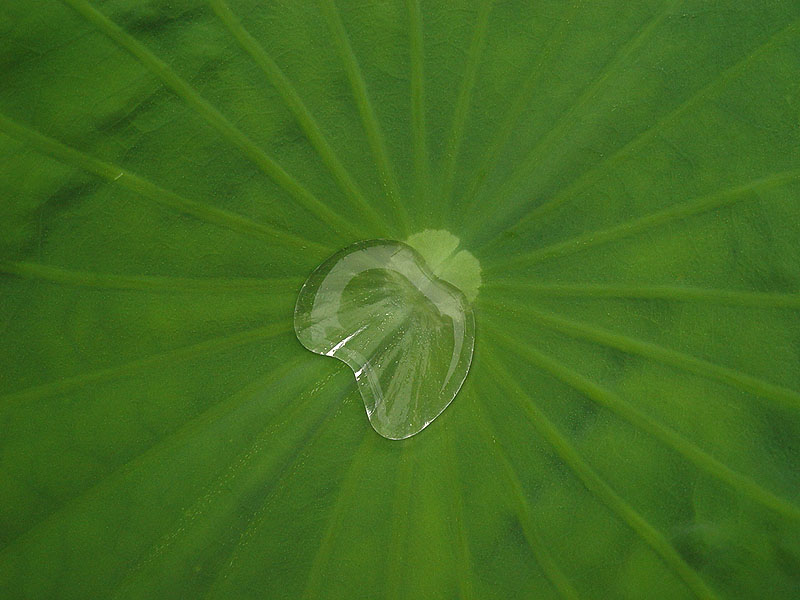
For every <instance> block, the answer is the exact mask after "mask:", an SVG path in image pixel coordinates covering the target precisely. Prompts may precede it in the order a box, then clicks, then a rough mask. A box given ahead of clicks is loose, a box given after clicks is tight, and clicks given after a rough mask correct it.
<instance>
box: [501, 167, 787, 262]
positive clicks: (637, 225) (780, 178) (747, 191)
mask: <svg viewBox="0 0 800 600" xmlns="http://www.w3.org/2000/svg"><path fill="white" fill-rule="evenodd" d="M797 180H800V169H794V170H789V171H783V172H781V173H776V174H773V175H768V176H766V177H763V178H761V179H756V180H754V181H750V182H748V183H745V184H742V185H739V186H736V187H734V188H730V189H727V190H723V191H721V192H716V193H714V194H710V195H708V196H701V197H700V198H695V199H694V200H690V201H689V202H683V203H679V204H676V205H674V206H671V207H670V208H667V209H665V210H662V211H660V212H657V213H653V214H650V215H646V216H644V217H639V218H637V219H632V220H630V221H626V222H625V223H620V224H619V225H614V226H613V227H609V228H607V229H601V230H598V231H590V232H588V233H584V234H581V235H578V236H575V237H573V238H570V239H568V240H564V241H562V242H557V243H555V244H551V245H550V246H545V247H542V248H537V249H535V250H531V251H530V252H523V253H521V254H516V255H514V256H512V257H511V258H508V259H505V260H500V261H497V262H495V263H494V264H492V265H490V266H489V267H488V268H487V271H497V270H506V269H508V268H509V267H510V266H514V265H521V266H525V267H529V266H533V265H535V264H537V263H540V262H543V261H545V260H551V259H554V258H561V257H563V256H567V255H569V254H574V253H576V252H581V251H583V250H586V249H588V248H592V247H594V246H598V245H600V244H606V243H608V242H613V241H616V240H619V239H622V238H625V237H629V236H633V235H638V234H640V233H642V232H644V231H647V230H649V229H654V228H656V227H660V226H662V225H666V224H668V223H672V222H673V221H680V220H682V219H686V218H688V217H693V216H695V215H699V214H702V213H705V212H708V211H711V210H714V209H718V208H721V207H723V206H727V205H729V204H733V203H734V202H738V201H741V200H743V199H744V198H745V197H747V196H748V195H751V194H758V193H761V192H766V191H768V190H770V189H772V188H776V187H780V186H781V185H786V184H788V183H792V182H794V181H797Z"/></svg>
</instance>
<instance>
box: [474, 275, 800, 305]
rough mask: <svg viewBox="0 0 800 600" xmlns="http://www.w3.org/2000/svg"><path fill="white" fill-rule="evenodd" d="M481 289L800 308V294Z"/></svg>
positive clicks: (516, 286) (496, 284) (596, 287)
mask: <svg viewBox="0 0 800 600" xmlns="http://www.w3.org/2000/svg"><path fill="white" fill-rule="evenodd" d="M484 287H485V288H486V289H487V290H488V289H495V290H500V291H503V290H505V291H520V292H525V294H532V295H534V296H543V297H554V298H558V297H567V298H632V299H643V300H651V299H657V300H675V301H679V302H701V303H708V304H711V303H716V304H723V305H732V306H753V307H759V308H800V294H781V293H771V292H750V291H743V290H717V289H708V288H698V287H688V286H686V287H684V286H674V285H654V286H639V285H617V284H607V283H599V284H581V283H574V284H573V283H564V284H559V283H553V284H548V283H535V282H529V281H513V280H510V279H509V280H500V279H495V280H491V281H487V282H486V283H485V284H484Z"/></svg>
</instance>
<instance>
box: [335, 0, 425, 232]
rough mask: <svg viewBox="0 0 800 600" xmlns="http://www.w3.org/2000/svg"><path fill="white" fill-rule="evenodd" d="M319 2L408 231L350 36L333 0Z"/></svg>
mask: <svg viewBox="0 0 800 600" xmlns="http://www.w3.org/2000/svg"><path fill="white" fill-rule="evenodd" d="M320 2H321V4H322V10H323V12H324V13H325V17H326V19H327V21H328V27H329V28H330V30H331V33H332V34H333V40H334V42H335V44H336V48H337V50H338V52H339V55H340V57H341V59H342V63H343V65H344V69H345V73H346V74H347V79H348V81H349V82H350V87H351V89H352V92H353V97H354V98H355V101H356V105H357V106H358V112H359V114H360V115H361V122H362V124H363V126H364V131H365V132H366V134H367V140H368V141H369V145H370V148H371V149H372V153H373V154H374V156H375V162H376V164H377V166H378V171H379V172H380V175H381V180H382V184H383V186H384V188H385V190H386V194H387V197H388V199H389V202H390V204H391V205H392V208H393V209H394V212H395V216H396V217H397V219H398V220H399V223H400V226H401V229H403V231H404V233H410V229H409V218H408V211H407V209H406V207H405V205H404V204H403V200H402V197H401V194H400V187H399V186H398V184H397V177H396V175H395V172H394V168H393V167H392V164H391V161H390V159H389V151H388V150H387V149H386V140H385V138H384V135H383V131H382V130H381V127H380V124H379V123H378V118H377V117H376V116H375V110H374V108H373V107H372V102H371V101H370V98H369V94H368V93H367V84H366V83H365V81H364V77H363V76H362V74H361V68H360V67H359V66H358V60H357V59H356V55H355V53H354V52H353V47H352V46H351V45H350V39H349V37H348V35H347V31H345V28H344V24H343V23H342V19H341V16H340V15H339V9H338V8H337V6H336V2H335V0H320Z"/></svg>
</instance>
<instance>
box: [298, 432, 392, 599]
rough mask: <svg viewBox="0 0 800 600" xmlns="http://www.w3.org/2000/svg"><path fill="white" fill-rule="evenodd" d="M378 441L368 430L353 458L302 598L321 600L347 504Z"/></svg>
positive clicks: (315, 556)
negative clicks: (326, 573)
mask: <svg viewBox="0 0 800 600" xmlns="http://www.w3.org/2000/svg"><path fill="white" fill-rule="evenodd" d="M377 441H378V436H377V435H375V433H374V432H373V431H372V430H371V429H368V431H367V432H366V434H365V435H364V438H363V439H362V440H361V444H360V445H359V446H358V448H357V449H356V451H355V453H354V454H353V460H352V462H351V463H350V467H349V468H348V470H347V473H346V474H345V476H344V479H343V480H342V483H341V484H340V486H339V494H338V495H337V497H336V502H335V503H334V505H333V508H332V510H331V513H330V516H329V517H328V522H327V524H326V525H325V528H324V530H323V531H324V532H323V534H322V538H321V539H320V544H319V548H318V549H317V552H316V554H314V558H313V560H312V561H311V568H310V569H309V571H308V576H307V577H306V585H305V591H304V592H303V598H306V599H308V600H311V599H312V598H318V597H319V593H320V590H321V588H322V584H323V581H322V576H323V570H324V568H325V566H326V565H327V564H328V562H329V561H330V559H331V554H332V552H333V542H334V538H335V536H336V532H337V531H338V530H339V528H340V527H341V524H342V519H343V518H344V512H345V509H346V504H347V502H348V501H349V500H350V499H351V498H352V497H353V496H354V494H355V490H356V489H357V487H358V485H359V483H360V482H361V474H362V472H363V470H364V467H365V466H366V464H367V461H368V460H369V457H370V455H371V454H372V450H373V448H374V447H375V444H376V443H377Z"/></svg>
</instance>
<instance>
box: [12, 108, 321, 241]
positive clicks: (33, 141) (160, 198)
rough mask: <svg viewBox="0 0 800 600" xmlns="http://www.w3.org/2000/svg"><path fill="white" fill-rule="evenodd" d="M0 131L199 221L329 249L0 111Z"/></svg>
mask: <svg viewBox="0 0 800 600" xmlns="http://www.w3.org/2000/svg"><path fill="white" fill-rule="evenodd" d="M0 131H2V132H3V133H5V134H7V135H9V136H11V137H12V138H14V139H16V140H18V141H20V142H22V143H24V144H28V145H29V146H31V147H32V148H35V149H36V150H37V151H38V152H41V153H42V154H45V155H47V156H50V157H51V158H53V159H55V160H57V161H59V162H61V163H64V164H66V165H70V166H72V167H75V168H78V169H81V170H83V171H86V172H87V173H92V174H94V175H96V176H98V177H100V178H102V179H105V180H107V181H108V182H109V183H112V184H114V185H119V186H121V187H123V188H125V189H127V190H129V191H131V192H133V193H135V194H137V195H140V196H144V197H145V198H148V199H149V200H151V201H153V202H155V203H157V204H160V205H162V206H166V207H168V208H170V209H172V210H175V211H177V212H180V213H183V214H187V215H191V216H192V217H195V218H197V219H199V220H201V221H205V222H207V223H211V224H213V225H217V226H218V227H223V228H226V229H230V230H231V231H235V232H237V233H241V234H246V235H250V236H257V237H259V238H266V239H267V240H269V241H272V242H277V243H280V244H288V245H290V246H292V247H295V248H297V247H300V248H303V247H309V248H314V249H316V250H320V251H324V252H326V253H327V252H329V251H330V247H329V246H326V245H324V244H320V243H318V242H314V241H311V240H306V239H305V238H302V237H300V236H297V235H295V234H293V233H287V232H284V231H280V230H278V229H275V228H273V227H270V226H268V225H264V224H261V223H256V222H255V221H251V220H250V219H247V218H246V217H243V216H241V215H238V214H236V213H232V212H229V211H226V210H221V209H219V208H215V207H213V206H209V205H208V204H204V203H202V202H197V201H195V200H189V199H187V198H184V197H183V196H180V195H178V194H176V193H175V192H172V191H169V190H166V189H164V188H162V187H159V186H157V185H156V184H154V183H151V182H150V181H148V180H147V179H145V178H144V177H141V176H139V175H135V174H134V173H131V172H130V171H126V170H125V169H122V168H121V167H118V166H116V165H114V164H111V163H107V162H103V161H101V160H98V159H96V158H94V157H92V156H89V155H88V154H84V153H83V152H80V151H78V150H75V149H74V148H70V147H69V146H65V145H64V144H62V143H61V142H59V141H57V140H54V139H53V138H49V137H47V136H45V135H42V134H41V133H39V132H38V131H34V130H33V129H31V128H29V127H27V126H25V125H21V124H19V123H16V122H14V121H12V120H11V119H9V118H8V117H6V116H5V115H2V114H0Z"/></svg>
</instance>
